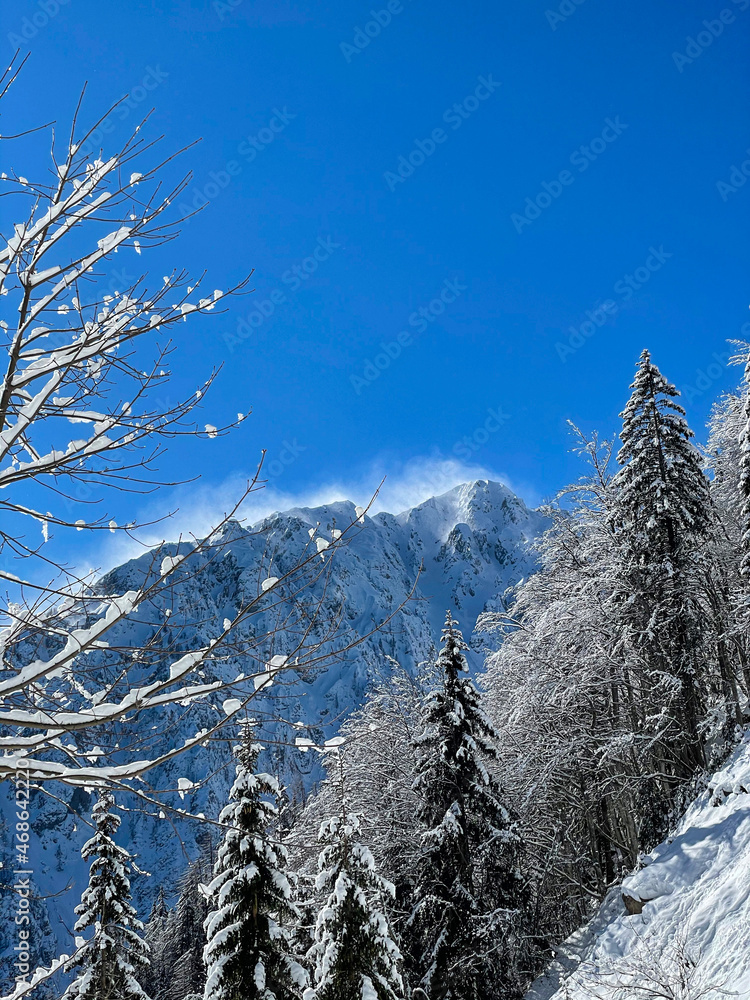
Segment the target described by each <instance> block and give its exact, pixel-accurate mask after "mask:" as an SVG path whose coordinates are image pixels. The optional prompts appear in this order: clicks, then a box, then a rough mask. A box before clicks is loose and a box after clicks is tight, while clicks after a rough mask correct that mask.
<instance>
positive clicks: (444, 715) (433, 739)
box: [408, 612, 526, 1000]
mask: <svg viewBox="0 0 750 1000" xmlns="http://www.w3.org/2000/svg"><path fill="white" fill-rule="evenodd" d="M457 626H458V623H457V622H454V621H453V618H452V617H451V614H450V612H448V615H447V618H446V623H445V628H444V630H443V637H442V643H443V648H442V650H441V652H440V656H439V658H438V666H439V668H440V670H441V674H442V685H441V687H439V688H438V689H437V690H436V691H434V692H433V693H432V694H431V695H429V696H428V698H427V699H426V701H425V705H424V713H423V723H424V725H423V732H422V735H421V736H420V737H418V739H417V740H416V750H417V754H418V760H417V779H416V783H415V788H416V791H417V794H418V797H419V806H418V819H419V822H420V824H421V827H422V831H423V832H422V857H421V863H420V865H419V870H418V872H417V877H416V880H415V881H416V884H415V887H414V908H413V912H412V915H411V918H410V920H409V924H408V927H409V938H410V947H409V951H410V957H411V960H412V963H413V966H414V971H415V979H416V981H417V982H418V983H419V985H420V986H421V987H422V988H423V989H424V990H425V991H426V993H427V994H428V996H429V997H430V998H431V1000H448V998H450V1000H485V998H486V1000H489V998H490V997H492V998H494V997H497V996H502V997H503V998H505V1000H507V998H510V997H517V996H520V995H521V977H520V974H519V971H518V969H519V961H520V956H521V953H522V950H523V941H522V935H523V924H524V910H525V907H526V893H525V889H524V887H523V883H522V880H521V876H520V873H519V860H520V855H521V851H522V843H521V838H520V834H519V832H518V823H517V820H516V818H515V816H514V815H513V813H512V812H511V810H510V809H509V807H508V806H507V805H506V804H505V803H504V802H503V793H502V790H501V789H500V787H499V785H498V784H497V782H496V781H495V779H494V778H493V777H492V775H491V774H490V772H489V771H488V769H487V766H486V763H485V762H486V761H487V760H488V759H491V758H493V757H494V756H495V753H496V751H495V748H494V746H493V741H495V740H496V734H495V732H494V730H493V728H492V725H491V724H490V722H489V720H488V719H487V718H486V716H485V715H484V713H483V711H482V709H481V707H480V700H479V693H478V691H477V689H476V687H475V685H474V683H473V682H472V680H471V678H470V677H469V674H468V665H467V662H466V658H465V656H464V652H463V651H464V650H465V649H466V645H465V643H464V641H463V638H462V636H461V633H460V631H459V629H458V627H457Z"/></svg>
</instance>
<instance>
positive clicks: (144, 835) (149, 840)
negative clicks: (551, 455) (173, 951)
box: [0, 480, 545, 965]
mask: <svg viewBox="0 0 750 1000" xmlns="http://www.w3.org/2000/svg"><path fill="white" fill-rule="evenodd" d="M354 520H356V514H355V508H354V505H353V504H352V503H349V502H338V503H332V504H328V505H324V506H321V507H316V508H296V509H293V510H289V511H286V512H283V513H278V514H274V515H272V516H270V517H268V518H266V519H265V520H264V521H262V522H260V523H259V524H257V525H253V526H243V525H241V524H238V523H236V522H232V523H230V524H229V525H228V526H227V528H226V542H227V544H226V546H225V547H224V549H223V552H222V556H221V558H219V559H216V560H214V561H213V562H211V564H210V565H208V566H206V568H205V571H204V572H201V573H200V574H199V575H197V576H194V577H193V578H192V579H189V580H186V582H185V583H184V584H180V585H178V587H177V589H176V593H175V594H174V595H171V596H170V597H169V600H170V612H171V618H170V619H169V620H170V621H173V622H176V623H179V621H180V619H182V620H183V621H184V622H196V621H198V622H201V623H203V624H202V625H199V626H198V627H197V628H195V627H191V628H185V629H184V630H180V627H179V624H177V625H176V626H175V635H177V636H178V637H179V638H178V647H179V648H182V647H183V646H184V648H185V649H189V648H194V646H195V645H196V644H198V643H203V642H205V641H207V639H208V638H209V637H210V634H211V630H212V628H213V624H214V623H215V622H216V621H222V620H223V619H224V618H226V617H229V618H231V617H233V615H234V612H235V610H236V609H237V607H238V606H239V605H240V604H241V603H243V599H244V600H247V599H248V598H252V597H254V596H255V595H256V594H257V592H258V584H259V580H262V579H264V578H265V577H266V576H268V575H270V573H271V571H273V572H274V573H275V575H278V576H281V575H282V573H283V572H284V571H285V570H287V569H290V568H291V567H292V566H294V565H295V564H296V562H297V561H298V560H299V558H300V556H301V555H302V553H303V551H304V550H305V547H306V546H307V545H308V544H309V529H310V528H311V527H314V526H316V525H318V524H319V525H320V529H319V530H320V532H321V533H322V534H324V535H325V534H326V533H327V532H329V531H330V529H331V528H332V527H333V526H334V525H338V526H339V527H344V526H345V525H347V524H349V523H350V522H352V521H354ZM544 527H545V519H544V518H543V517H542V516H541V515H540V514H539V513H537V512H535V511H532V510H528V509H527V508H526V506H525V505H524V504H523V502H522V501H521V500H519V499H518V498H517V497H516V496H514V495H513V493H511V491H510V490H508V489H507V488H506V487H505V486H502V485H500V484H499V483H493V482H487V481H486V480H484V481H479V482H476V483H469V484H466V485H464V486H459V487H456V488H455V489H453V490H451V491H450V492H448V493H446V494H445V495H444V496H441V497H437V498H434V499H432V500H429V501H427V502H426V503H423V504H421V505H420V506H418V507H416V508H414V509H412V510H408V511H405V512H403V513H401V514H398V515H392V514H385V513H383V514H376V515H375V516H373V517H367V518H366V519H365V523H364V525H363V526H362V528H361V530H359V531H358V532H357V533H356V535H355V537H354V538H353V539H352V541H351V543H350V544H349V545H348V546H346V547H344V548H342V549H340V550H339V551H338V552H337V553H336V556H335V559H334V561H333V565H332V569H331V573H330V576H329V577H328V579H327V580H322V581H320V582H319V584H318V587H317V590H316V589H315V588H314V593H315V594H316V596H318V597H320V598H321V599H322V600H323V602H324V613H323V618H324V619H325V617H326V616H327V615H328V614H331V615H334V614H336V613H337V612H338V609H339V607H340V606H341V605H343V609H344V623H345V625H346V626H347V627H348V628H349V629H350V630H351V631H352V632H353V633H354V635H356V636H362V635H365V634H366V633H368V632H369V631H370V630H371V629H372V628H373V626H375V625H377V624H379V623H380V622H382V621H383V620H384V619H385V618H386V617H387V616H388V615H390V614H391V613H392V612H394V611H395V610H397V609H398V608H399V607H400V605H401V604H402V603H403V602H404V601H405V600H406V598H407V597H408V595H409V593H410V591H411V590H412V587H413V586H414V582H415V580H416V579H417V577H418V576H419V574H420V567H423V571H422V573H421V576H420V578H419V584H418V589H417V593H416V594H415V599H414V600H412V601H411V602H409V603H408V604H406V606H405V607H404V608H403V609H402V610H401V611H400V612H399V613H398V615H397V617H396V618H395V619H394V621H393V622H392V623H391V624H390V626H389V627H388V628H387V629H384V630H383V631H379V632H376V633H375V634H374V635H372V636H370V637H369V638H367V639H366V640H365V641H364V642H363V643H362V644H361V645H359V646H357V647H356V648H355V649H354V650H351V651H350V652H348V653H347V654H345V655H344V656H342V657H340V658H338V659H336V660H334V661H332V662H330V663H328V664H325V665H324V666H322V667H320V668H318V669H316V670H315V671H313V672H312V673H306V674H304V675H300V676H295V674H294V672H292V671H290V672H289V673H287V674H286V675H285V676H284V677H283V679H282V680H281V681H280V682H279V683H278V684H275V685H274V686H272V687H271V688H270V691H269V694H268V696H264V700H263V701H262V702H254V703H253V705H254V709H255V710H256V711H257V714H258V715H259V716H260V717H261V718H263V717H264V713H265V714H266V717H268V716H270V715H271V714H282V715H283V717H284V718H285V719H288V720H290V721H301V722H303V723H305V724H306V725H309V726H312V727H313V735H314V736H315V737H316V738H328V737H330V736H333V735H334V734H335V733H336V731H337V730H338V727H339V726H340V724H341V721H342V719H343V718H344V717H345V716H346V714H347V713H348V712H350V711H351V710H352V709H354V708H356V707H357V706H358V705H360V704H361V703H362V700H363V698H364V697H365V693H366V691H367V688H368V685H369V684H370V683H371V682H372V681H373V679H375V678H379V679H383V678H387V676H388V674H389V672H390V669H391V665H390V661H389V660H388V657H393V658H394V659H396V660H397V661H399V662H400V663H401V664H402V665H403V666H404V667H406V668H407V669H409V670H412V671H415V670H416V669H417V668H418V666H419V663H420V662H422V661H424V660H428V659H432V658H434V656H435V654H436V645H437V640H438V638H439V635H440V628H441V626H442V624H443V620H444V616H445V612H446V610H447V609H448V608H450V609H451V611H452V612H453V613H454V615H455V616H456V617H457V618H458V619H459V621H460V622H461V626H462V628H463V629H464V632H465V635H466V637H467V639H468V638H469V637H470V636H471V633H472V629H473V627H474V624H475V622H476V619H477V616H478V615H479V614H480V613H481V612H482V611H483V610H485V609H494V608H496V607H498V606H499V603H500V602H501V601H502V594H503V593H504V592H505V591H506V589H507V588H508V587H510V586H513V585H515V584H516V583H517V582H518V581H519V580H520V579H521V578H523V577H525V576H527V575H528V574H529V573H530V572H532V571H533V569H534V565H535V561H534V553H533V551H532V543H533V540H534V539H535V538H536V537H537V536H538V535H539V534H540V533H541V531H542V530H543V529H544ZM174 548H175V550H176V546H175V547H174ZM168 551H171V550H168ZM269 559H270V560H271V561H272V562H271V563H269ZM150 562H151V556H150V555H149V554H146V555H144V556H142V557H141V558H139V559H136V560H132V561H130V562H128V563H126V564H125V565H123V566H121V567H119V568H118V569H116V570H114V571H113V572H111V573H110V574H108V575H107V577H106V578H105V586H106V587H107V588H108V589H109V590H110V591H111V592H113V593H122V592H124V591H126V590H128V589H131V588H133V587H135V586H137V585H138V583H139V582H140V581H141V580H142V578H143V575H144V573H146V572H148V569H149V566H150ZM323 584H325V585H326V586H325V590H324V589H323ZM172 598H174V600H172ZM149 615H151V616H152V618H151V620H149V619H148V616H149ZM163 623H164V609H163V608H161V607H160V606H159V605H158V604H157V605H155V606H153V607H149V608H148V609H144V610H142V611H141V613H140V614H139V621H138V623H137V624H135V623H127V624H126V625H125V626H124V627H123V628H122V630H121V631H120V634H119V635H118V637H117V639H118V641H117V645H118V646H119V645H120V644H121V643H122V644H124V645H129V644H135V643H141V642H143V641H144V639H145V638H146V637H147V636H148V635H149V634H151V633H150V630H152V631H153V629H155V628H156V626H157V625H163ZM268 625H270V622H264V621H263V620H262V616H261V619H260V620H258V619H256V620H255V625H254V627H257V628H258V630H259V632H260V631H261V630H262V629H264V628H266V627H268ZM285 641H288V642H291V640H290V639H286V640H285V638H284V637H283V636H281V637H280V638H279V639H278V644H277V645H276V646H275V647H274V649H273V650H272V652H273V653H281V654H284V653H285V652H288V650H287V649H285ZM474 642H475V648H476V652H475V653H474V655H473V660H474V665H475V666H479V665H481V661H482V657H481V653H480V643H481V638H480V637H479V636H475V637H474ZM213 670H214V672H215V673H216V674H218V675H220V674H221V673H222V672H224V673H225V674H227V675H231V676H235V675H236V673H237V672H239V671H242V670H244V671H245V672H246V673H252V672H253V671H254V670H257V665H253V666H252V668H251V669H248V667H247V665H245V664H244V663H243V662H239V663H237V662H229V663H226V664H217V665H215V667H213ZM208 679H210V678H208ZM224 697H226V695H221V696H220V697H219V698H218V702H219V704H217V705H214V704H212V703H211V702H210V701H206V702H204V703H200V704H197V705H194V706H192V707H191V708H190V709H188V710H184V709H182V708H180V707H179V706H173V707H170V708H167V709H165V710H164V713H163V719H162V722H163V731H164V732H165V733H168V737H169V739H170V740H173V741H174V744H175V745H179V744H180V743H181V742H182V741H183V740H184V739H185V737H186V736H187V735H188V734H189V733H191V732H194V731H195V730H197V729H201V728H204V727H207V726H208V725H210V724H211V723H213V722H215V721H216V719H217V716H219V717H222V716H223V713H222V710H221V707H220V703H221V701H222V700H223V698H224ZM294 735H295V733H294V732H293V731H292V730H290V729H289V728H288V727H287V728H286V731H284V727H282V726H279V725H278V724H270V723H267V724H266V725H265V729H264V732H263V733H261V738H265V739H266V741H267V745H269V747H270V748H269V751H268V754H267V758H268V759H267V760H266V761H264V766H266V767H267V768H268V769H269V770H272V771H274V772H275V773H278V774H279V775H280V776H281V778H282V781H283V783H284V784H285V785H286V787H287V789H288V792H289V794H290V796H291V797H292V798H300V797H302V796H303V795H304V794H305V793H306V791H307V790H309V789H310V787H311V786H313V785H314V783H315V782H316V781H317V780H319V778H320V776H321V770H320V760H319V758H318V757H317V755H315V754H310V753H308V754H302V753H300V752H299V751H297V750H295V749H293V747H286V746H278V747H277V748H275V749H273V748H272V745H270V742H269V738H273V737H277V738H279V737H280V738H281V739H282V740H284V739H285V740H290V739H291V742H292V743H293V738H294ZM227 765H229V766H227ZM233 770H234V769H233V766H231V760H230V754H229V743H228V742H220V741H217V742H212V743H211V744H209V746H208V747H207V748H206V749H205V750H202V751H201V752H200V753H193V754H192V755H191V756H188V755H183V756H182V757H180V758H179V759H177V760H176V761H175V762H173V764H172V765H170V766H168V767H167V768H164V769H163V770H162V771H161V772H160V773H159V775H158V776H157V778H158V780H157V779H156V778H155V779H154V780H155V783H156V784H157V786H158V787H161V788H174V787H176V785H177V779H178V777H182V776H184V777H187V778H189V779H190V780H192V781H195V782H201V781H203V782H204V783H203V784H202V785H201V787H199V788H198V789H197V790H196V791H194V792H192V793H189V794H188V795H186V797H185V800H184V802H182V803H178V804H181V805H184V807H185V808H187V809H189V810H190V811H192V812H193V813H199V812H203V813H204V814H205V815H207V816H216V815H217V814H218V812H219V809H220V808H221V806H222V805H223V804H224V802H225V801H226V796H227V793H228V790H229V786H230V784H231V780H232V777H233ZM71 796H72V792H71V791H70V790H62V798H63V800H64V801H59V800H57V799H55V798H46V797H44V796H43V795H40V794H37V795H36V797H35V800H34V802H33V803H32V810H31V813H32V828H33V831H34V837H33V845H32V846H33V853H34V859H35V862H34V864H35V875H34V878H35V881H36V884H37V885H38V887H39V888H40V890H41V892H42V893H43V894H45V895H47V896H48V898H47V900H46V902H45V903H44V904H41V905H40V912H39V914H38V920H37V930H36V932H35V935H36V938H37V942H38V944H39V945H40V946H41V944H42V942H44V946H45V949H46V950H45V957H51V952H52V951H54V950H56V949H57V950H63V951H64V950H69V949H70V934H69V930H68V928H69V927H70V924H71V913H72V908H73V906H74V905H75V904H76V903H77V901H78V898H79V896H80V892H81V889H82V886H83V884H84V882H85V879H86V872H87V868H86V866H85V865H83V864H82V863H81V861H80V857H79V851H80V846H81V843H82V841H83V840H84V839H86V838H87V837H88V835H89V831H88V827H87V826H85V824H84V823H82V822H81V821H80V820H79V819H78V818H77V817H76V815H75V814H74V812H71V811H70V810H69V809H68V808H67V805H66V803H69V802H70V799H71ZM3 798H4V797H3V796H0V806H2V812H3V813H4V814H5V816H6V822H7V818H9V815H10V811H9V808H8V807H9V804H10V799H9V798H8V799H7V800H6V801H5V802H3V801H2V800H3ZM79 798H80V796H79ZM130 805H133V804H132V803H130ZM74 806H79V807H80V808H81V812H82V815H83V816H84V819H85V818H86V817H87V814H88V806H89V804H88V803H86V802H85V801H83V802H80V801H79V802H76V803H74ZM179 833H180V835H181V837H182V838H183V843H181V842H180V839H179V838H178V837H176V836H175V829H173V827H172V826H171V824H170V823H166V822H160V821H159V820H157V819H155V818H154V817H153V816H151V815H148V814H146V813H145V812H143V811H141V810H139V809H133V810H131V811H127V812H126V813H125V814H124V816H123V824H122V827H121V835H122V839H123V843H125V844H127V845H128V846H129V847H130V849H131V851H132V852H133V853H135V854H136V855H137V863H138V867H139V868H140V869H142V870H144V871H145V872H150V873H152V874H151V875H137V876H136V877H135V879H134V882H133V889H134V894H135V896H136V900H137V902H138V905H139V909H140V910H141V912H142V913H146V914H147V913H148V909H149V907H150V904H151V900H152V899H153V897H154V895H155V893H156V891H157V889H158V887H159V885H164V887H165V889H166V890H167V892H168V893H170V894H172V893H173V890H174V886H175V882H176V879H177V877H178V876H179V874H180V873H181V872H182V871H183V870H184V868H185V865H186V861H187V859H188V857H193V858H194V857H195V856H196V854H197V847H196V835H197V834H199V833H200V828H199V826H198V825H197V824H185V825H184V826H181V827H180V829H179ZM9 837H10V833H9V828H8V827H7V826H5V827H4V828H3V827H2V826H0V841H4V843H2V845H0V846H1V847H2V850H3V854H4V855H5V856H8V855H9V854H10V850H9V848H10V842H9ZM0 878H1V873H0ZM4 898H5V900H6V904H5V905H6V906H10V905H11V903H12V899H11V897H10V896H9V895H8V894H6V895H5V897H4ZM2 906H3V903H2V897H0V909H1V908H2ZM42 910H43V911H44V912H41V911H42ZM9 926H10V925H9ZM54 939H57V940H56V942H55V940H54ZM9 940H10V939H9V938H7V939H6V937H4V936H3V935H1V934H0V956H2V955H3V954H5V955H6V961H7V954H8V951H7V949H8V948H9ZM40 957H41V955H40ZM2 964H4V963H3V962H2V961H0V965H2Z"/></svg>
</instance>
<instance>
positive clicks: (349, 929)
mask: <svg viewBox="0 0 750 1000" xmlns="http://www.w3.org/2000/svg"><path fill="white" fill-rule="evenodd" d="M320 840H321V841H322V843H323V845H324V846H323V849H322V851H321V853H320V858H319V862H318V869H319V871H318V878H317V882H316V890H317V892H318V893H319V894H320V895H321V896H322V907H321V909H320V911H319V914H318V919H317V922H316V927H315V943H314V945H313V946H312V948H311V949H310V952H309V953H308V958H309V960H310V962H311V963H312V964H313V967H314V972H313V976H314V986H313V987H311V988H309V989H308V990H307V991H306V992H305V1000H397V998H399V997H402V996H403V981H402V979H401V973H400V971H399V964H400V961H401V954H400V952H399V949H398V947H397V945H396V943H395V942H394V940H393V938H392V936H391V931H390V927H389V923H388V919H387V917H386V915H385V912H384V908H383V902H384V898H385V897H386V896H388V895H392V894H393V886H392V885H391V883H389V882H387V881H386V880H385V879H384V878H382V876H380V875H379V874H378V872H377V870H376V868H375V861H374V858H373V856H372V853H371V852H370V850H369V848H367V847H365V846H364V844H362V842H361V841H360V823H359V818H358V817H357V816H356V815H355V814H353V813H349V814H348V815H342V816H338V817H333V818H331V819H329V820H327V821H326V822H324V823H323V824H322V826H321V829H320Z"/></svg>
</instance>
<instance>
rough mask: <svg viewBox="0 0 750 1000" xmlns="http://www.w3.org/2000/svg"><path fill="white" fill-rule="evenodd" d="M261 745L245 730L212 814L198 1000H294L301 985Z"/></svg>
mask: <svg viewBox="0 0 750 1000" xmlns="http://www.w3.org/2000/svg"><path fill="white" fill-rule="evenodd" d="M261 750H262V747H261V746H260V745H259V744H257V743H253V742H252V741H251V739H250V736H249V734H245V737H244V738H243V742H242V744H241V746H240V747H238V749H237V751H236V754H237V769H236V778H235V782H234V785H233V786H232V790H231V792H230V796H229V798H230V801H229V803H228V805H226V806H225V807H224V809H223V810H222V812H221V815H220V817H219V822H220V823H221V824H222V826H224V827H225V829H226V832H225V834H224V840H223V842H222V844H221V846H220V847H219V851H218V855H217V858H216V868H215V877H214V879H213V881H212V882H211V885H210V886H209V892H210V906H211V909H210V912H209V914H208V917H207V918H206V923H205V930H206V946H205V949H204V952H203V958H204V962H205V964H206V969H207V976H206V986H205V993H204V996H205V1000H298V998H299V996H300V994H301V991H302V989H303V987H304V986H305V985H306V984H307V975H306V973H305V971H304V969H303V968H302V966H301V965H300V964H299V962H297V960H296V959H295V957H294V955H293V954H292V953H291V948H292V946H291V938H292V935H291V926H292V924H293V923H294V922H295V921H297V920H299V911H298V909H297V907H296V905H295V903H294V901H293V899H292V890H291V886H290V884H289V881H288V879H287V876H286V874H285V868H286V863H287V852H286V849H285V847H284V846H283V844H281V843H279V842H277V841H276V840H274V839H273V835H272V828H273V825H274V822H275V821H276V819H277V816H278V806H277V800H278V797H279V795H280V794H281V789H280V787H279V785H278V782H277V781H276V779H275V778H273V777H272V776H271V775H268V774H258V773H256V772H255V768H256V764H257V760H258V754H259V753H260V752H261Z"/></svg>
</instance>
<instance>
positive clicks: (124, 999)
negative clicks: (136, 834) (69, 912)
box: [64, 791, 149, 1000]
mask: <svg viewBox="0 0 750 1000" xmlns="http://www.w3.org/2000/svg"><path fill="white" fill-rule="evenodd" d="M114 806H115V800H114V796H113V795H112V793H111V792H110V791H102V792H101V793H100V795H99V798H98V800H97V802H96V805H95V806H94V809H93V813H92V819H93V821H94V826H95V828H96V832H95V833H94V836H93V837H92V838H91V839H90V840H89V841H87V842H86V844H85V845H84V847H83V850H82V852H81V854H82V857H83V858H84V860H87V859H88V858H93V861H92V862H91V870H90V875H89V884H88V886H87V887H86V889H85V890H84V892H83V895H82V896H81V903H80V905H79V906H77V907H76V913H77V914H78V920H77V922H76V924H75V931H76V933H81V932H84V931H87V930H89V929H90V928H93V934H92V935H91V936H90V937H89V938H88V939H87V940H85V941H81V942H80V943H79V946H78V948H77V951H76V954H75V955H74V957H73V959H72V960H71V962H70V963H69V964H68V966H67V967H66V971H72V970H77V974H76V978H75V979H74V980H73V982H72V983H71V984H70V986H69V987H68V989H67V990H66V991H65V995H64V1000H149V998H148V994H147V993H146V992H145V991H144V990H143V989H142V987H141V986H140V985H139V983H138V981H137V979H136V972H137V970H139V969H142V968H143V967H144V966H146V965H148V961H149V959H148V950H149V949H148V945H147V944H146V942H145V941H144V940H143V938H142V937H141V931H142V930H143V924H142V923H141V922H140V920H138V919H137V917H136V912H135V909H134V907H133V906H132V905H131V903H130V855H129V854H128V852H127V851H126V850H125V849H124V848H122V847H119V846H118V845H117V844H116V843H115V841H114V835H115V833H116V832H117V828H118V827H119V825H120V817H119V816H118V815H117V813H115V812H114V811H113V810H114Z"/></svg>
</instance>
